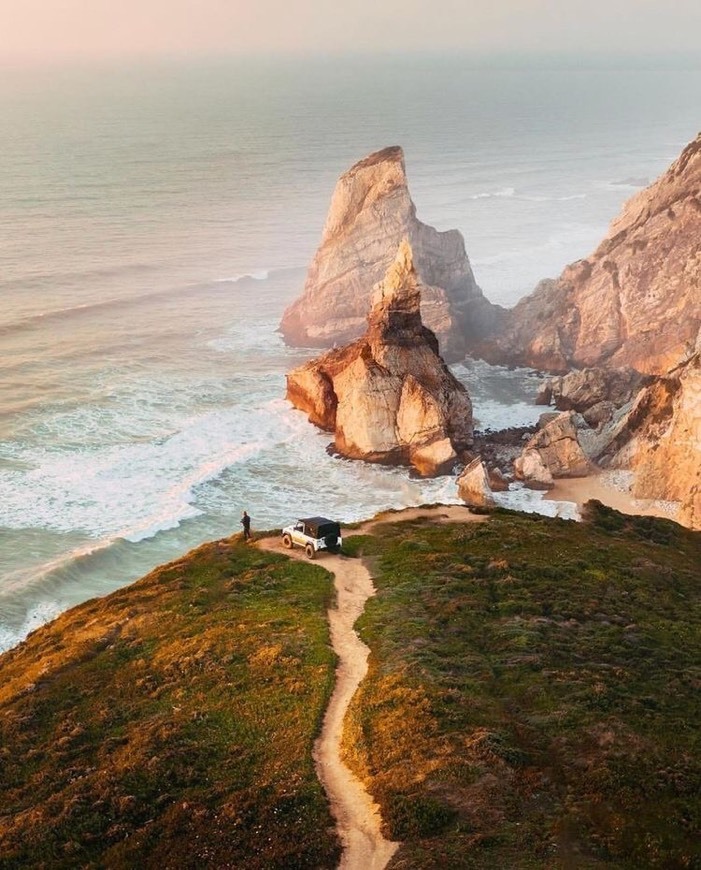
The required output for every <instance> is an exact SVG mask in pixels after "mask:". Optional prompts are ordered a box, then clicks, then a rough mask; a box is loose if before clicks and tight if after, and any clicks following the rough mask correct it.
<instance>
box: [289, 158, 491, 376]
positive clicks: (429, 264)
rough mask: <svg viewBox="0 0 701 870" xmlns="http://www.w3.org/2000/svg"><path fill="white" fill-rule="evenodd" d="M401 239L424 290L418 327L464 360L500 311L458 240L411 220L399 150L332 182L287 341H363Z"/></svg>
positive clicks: (448, 353)
mask: <svg viewBox="0 0 701 870" xmlns="http://www.w3.org/2000/svg"><path fill="white" fill-rule="evenodd" d="M403 238H408V239H409V242H410V244H411V247H412V250H413V253H414V262H415V265H416V270H417V273H418V275H419V279H420V281H421V283H422V301H421V312H422V316H423V320H424V323H425V324H426V325H427V326H428V327H429V328H430V329H431V330H432V331H433V332H434V333H435V334H436V335H437V337H438V340H439V342H440V347H441V352H442V353H443V355H444V356H445V357H446V358H447V359H460V358H462V357H464V355H465V352H466V350H467V348H468V346H469V345H470V343H471V342H473V341H474V340H476V339H478V338H483V337H485V336H486V335H488V334H490V332H491V330H492V328H493V326H494V324H495V322H496V321H497V319H498V317H499V315H500V314H501V313H502V312H503V309H501V308H500V307H499V306H495V305H492V304H491V303H490V302H488V301H487V299H485V297H484V296H483V294H482V291H481V290H480V288H479V287H478V286H477V284H476V282H475V278H474V275H473V274H472V269H471V267H470V262H469V260H468V258H467V254H466V253H465V243H464V240H463V237H462V235H461V234H460V233H459V232H458V231H457V230H449V231H447V232H438V231H437V230H435V229H434V228H433V227H431V226H428V225H426V224H423V223H421V221H419V220H418V219H417V217H416V207H415V206H414V203H413V202H412V199H411V196H410V194H409V188H408V185H407V178H406V172H405V167H404V154H403V151H402V149H401V148H399V147H397V146H395V147H391V148H385V149H383V150H382V151H377V152H375V153H374V154H370V155H369V156H368V157H366V158H365V159H364V160H361V161H360V162H359V163H356V164H355V165H354V166H353V167H351V169H349V170H348V171H347V172H345V173H344V174H343V175H342V176H341V177H340V179H339V180H338V183H337V185H336V189H335V191H334V194H333V198H332V200H331V206H330V208H329V213H328V216H327V219H326V225H325V226H324V231H323V235H322V239H321V244H320V246H319V249H318V250H317V252H316V255H315V256H314V259H313V260H312V263H311V266H310V267H309V272H308V274H307V279H306V282H305V285H304V291H303V293H302V296H301V297H300V298H299V299H298V300H297V301H296V302H294V303H293V304H292V305H291V306H290V307H289V308H288V309H287V310H286V311H285V313H284V315H283V318H282V322H281V323H280V331H281V332H282V335H283V337H284V339H285V341H286V342H287V343H288V344H290V345H293V346H302V347H330V346H332V345H334V344H342V343H346V342H348V341H352V340H353V339H355V338H358V337H359V336H360V335H362V333H363V331H364V329H365V324H366V317H367V312H368V308H369V306H370V293H371V288H372V287H373V286H374V285H375V284H376V283H377V282H378V281H380V280H381V279H382V277H383V276H384V274H385V273H386V271H387V269H388V268H389V266H390V264H391V262H392V259H393V257H394V254H395V252H396V250H397V246H398V245H399V243H400V242H401V240H402V239H403Z"/></svg>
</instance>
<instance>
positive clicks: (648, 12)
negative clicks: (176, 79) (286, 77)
mask: <svg viewBox="0 0 701 870" xmlns="http://www.w3.org/2000/svg"><path fill="white" fill-rule="evenodd" d="M700 41H701V0H0V61H10V62H14V61H19V62H30V63H34V62H42V61H49V62H51V61H55V60H60V59H64V58H65V59H73V58H75V59H81V58H96V57H98V58H99V57H104V58H111V57H120V56H125V57H129V56H135V55H136V56H158V55H167V54H235V55H242V54H250V53H261V52H266V53H269V52H274V53H278V52H304V51H312V52H319V51H329V52H338V51H344V52H348V51H361V52H367V51H403V50H417V49H420V50H427V51H432V50H440V49H443V48H444V49H450V50H455V49H466V50H481V51H486V52H490V51H499V52H502V51H507V52H508V51H525V52H531V51H543V50H547V51H558V52H581V51H594V52H596V51H605V52H610V51H612V50H614V51H620V52H622V53H625V54H632V53H635V54H640V53H649V52H676V51H679V52H689V51H698V47H699V42H700Z"/></svg>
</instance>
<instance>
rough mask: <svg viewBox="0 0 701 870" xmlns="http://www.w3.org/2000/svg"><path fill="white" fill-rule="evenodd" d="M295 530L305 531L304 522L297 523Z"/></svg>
mask: <svg viewBox="0 0 701 870" xmlns="http://www.w3.org/2000/svg"><path fill="white" fill-rule="evenodd" d="M295 531H296V532H303V531H304V523H295Z"/></svg>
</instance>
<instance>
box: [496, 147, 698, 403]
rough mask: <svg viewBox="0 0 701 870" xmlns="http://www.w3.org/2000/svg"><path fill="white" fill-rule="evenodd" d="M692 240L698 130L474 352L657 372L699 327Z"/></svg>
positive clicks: (515, 360)
mask: <svg viewBox="0 0 701 870" xmlns="http://www.w3.org/2000/svg"><path fill="white" fill-rule="evenodd" d="M700 237H701V134H700V135H699V136H698V137H697V138H696V139H695V140H694V141H693V142H691V143H690V144H689V145H687V147H686V148H685V149H684V150H683V151H682V153H681V155H680V156H679V158H678V159H677V160H676V161H675V162H674V163H673V164H672V166H671V167H670V168H669V169H668V170H667V172H665V173H664V175H662V176H661V177H660V178H659V179H658V180H657V181H656V182H655V183H654V184H652V185H651V186H650V187H648V188H647V189H645V190H643V191H641V192H640V193H638V194H637V195H636V196H634V197H633V198H632V199H631V200H630V201H629V202H628V203H627V204H626V205H625V206H624V208H623V211H622V213H621V215H620V216H619V217H618V218H617V219H616V220H614V221H613V223H612V224H611V227H610V229H609V233H608V235H607V237H606V238H605V239H604V241H603V242H602V243H601V244H600V245H599V247H598V248H597V250H596V251H595V252H594V253H593V254H592V255H591V256H590V257H589V258H588V259H586V260H581V261H579V262H577V263H574V264H573V265H571V266H568V267H567V268H566V269H565V270H564V272H563V273H562V275H561V276H560V277H559V278H558V279H557V280H554V281H553V280H548V281H543V282H541V283H540V284H539V285H538V287H537V288H536V289H535V291H534V292H533V293H532V294H531V295H530V296H527V297H526V298H525V299H523V300H521V302H519V303H518V305H516V306H515V307H514V308H512V309H511V310H510V311H508V312H507V314H506V315H505V317H504V318H503V319H502V320H501V321H500V326H499V330H498V333H497V334H496V336H495V337H494V339H493V340H490V341H489V342H487V343H484V344H483V346H482V348H481V353H482V355H483V356H484V357H485V358H486V359H488V360H491V361H493V362H499V363H508V364H514V365H527V366H532V367H534V368H539V369H543V370H545V371H549V372H556V373H563V372H567V371H568V370H569V369H571V368H587V367H592V366H605V367H606V368H621V367H624V366H627V367H631V368H634V369H636V370H637V371H640V372H644V373H647V374H654V375H661V374H664V373H665V372H667V371H668V370H669V369H671V368H672V367H674V366H676V365H678V364H679V362H680V361H681V360H683V359H684V358H685V357H687V356H688V355H689V353H690V352H692V351H693V350H694V346H695V342H696V340H697V336H698V334H699V328H700V327H701V308H700V307H699V302H698V300H699V295H700V294H701V248H700V247H699V238H700ZM604 398H610V397H604Z"/></svg>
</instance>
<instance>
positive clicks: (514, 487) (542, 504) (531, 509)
mask: <svg viewBox="0 0 701 870" xmlns="http://www.w3.org/2000/svg"><path fill="white" fill-rule="evenodd" d="M544 495H545V494H544V493H542V492H537V491H536V490H533V489H528V488H527V487H525V486H523V485H522V484H519V483H515V484H511V489H509V490H508V491H507V492H495V493H494V500H495V501H496V503H497V504H498V505H500V506H501V507H505V508H510V509H511V510H515V511H524V513H528V514H543V516H546V517H560V518H561V519H563V520H581V516H580V513H579V509H578V507H577V505H576V504H575V503H574V502H572V501H554V500H552V499H546V498H545V497H544Z"/></svg>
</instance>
